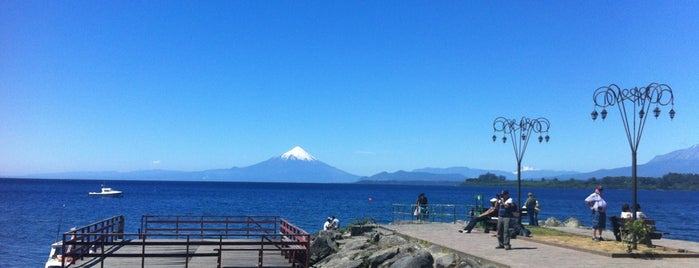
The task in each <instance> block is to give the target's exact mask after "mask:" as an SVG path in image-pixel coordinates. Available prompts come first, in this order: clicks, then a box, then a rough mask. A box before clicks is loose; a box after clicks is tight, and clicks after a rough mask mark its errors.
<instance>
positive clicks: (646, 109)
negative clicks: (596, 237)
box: [590, 83, 675, 249]
mask: <svg viewBox="0 0 699 268" xmlns="http://www.w3.org/2000/svg"><path fill="white" fill-rule="evenodd" d="M592 100H593V101H594V103H595V108H594V109H593V110H592V113H590V116H592V120H593V121H594V120H596V119H597V116H599V115H601V116H602V120H604V119H605V118H607V107H611V106H614V105H617V106H618V107H619V114H620V115H621V121H622V123H624V129H625V130H626V138H627V140H628V142H629V147H631V178H632V179H633V197H632V203H631V215H632V217H633V218H632V219H633V220H636V205H637V204H638V199H637V193H638V174H637V165H636V161H637V158H636V156H637V152H638V146H639V144H640V142H641V135H642V134H643V127H644V126H645V125H646V119H648V116H649V115H650V112H652V113H653V116H655V118H658V116H660V106H667V105H670V106H672V108H670V112H669V114H670V120H672V119H674V118H675V107H674V106H675V103H674V102H675V97H674V94H673V93H672V88H670V86H668V85H666V84H658V83H651V84H649V85H648V86H645V87H634V88H628V89H621V88H620V87H619V86H617V85H615V84H611V85H609V86H603V87H599V88H597V89H596V90H595V92H594V93H593V95H592ZM653 104H655V108H654V109H653V110H652V111H651V110H650V108H651V105H653ZM627 105H628V106H627ZM597 107H600V108H602V111H601V112H599V113H598V112H597ZM629 115H630V116H629ZM636 244H637V241H636V237H634V238H633V249H637V247H636Z"/></svg>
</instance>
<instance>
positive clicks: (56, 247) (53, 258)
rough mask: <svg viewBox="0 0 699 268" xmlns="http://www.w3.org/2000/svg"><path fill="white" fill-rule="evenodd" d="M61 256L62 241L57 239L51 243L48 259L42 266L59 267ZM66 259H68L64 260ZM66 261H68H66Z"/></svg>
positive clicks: (45, 267) (46, 267)
mask: <svg viewBox="0 0 699 268" xmlns="http://www.w3.org/2000/svg"><path fill="white" fill-rule="evenodd" d="M62 258H63V242H61V241H58V242H56V243H53V244H51V251H50V252H49V259H48V260H47V261H46V265H44V268H61V267H62V266H61V262H62V261H63V260H62ZM66 261H68V260H66ZM68 263H70V262H69V261H68Z"/></svg>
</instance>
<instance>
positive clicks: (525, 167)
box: [512, 166, 538, 174]
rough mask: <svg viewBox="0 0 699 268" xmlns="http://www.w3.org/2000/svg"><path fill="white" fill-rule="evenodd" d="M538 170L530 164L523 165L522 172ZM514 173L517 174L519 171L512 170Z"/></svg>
mask: <svg viewBox="0 0 699 268" xmlns="http://www.w3.org/2000/svg"><path fill="white" fill-rule="evenodd" d="M536 170H538V169H537V168H535V167H530V166H522V172H527V171H536ZM512 174H517V171H516V170H515V171H512Z"/></svg>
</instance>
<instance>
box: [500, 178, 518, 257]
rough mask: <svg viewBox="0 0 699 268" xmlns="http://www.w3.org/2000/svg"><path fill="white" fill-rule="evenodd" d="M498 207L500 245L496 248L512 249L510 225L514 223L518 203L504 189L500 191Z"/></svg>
mask: <svg viewBox="0 0 699 268" xmlns="http://www.w3.org/2000/svg"><path fill="white" fill-rule="evenodd" d="M498 207H499V208H498V246H497V247H495V248H504V249H505V250H510V249H512V246H510V238H511V237H512V234H511V233H510V226H511V225H512V219H513V218H512V217H513V216H514V214H513V212H514V211H515V210H516V209H517V205H515V204H514V202H513V201H512V198H510V192H509V191H507V190H502V192H500V197H499V198H498Z"/></svg>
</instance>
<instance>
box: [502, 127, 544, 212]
mask: <svg viewBox="0 0 699 268" xmlns="http://www.w3.org/2000/svg"><path fill="white" fill-rule="evenodd" d="M550 127H551V123H550V122H549V120H548V119H546V118H543V117H539V118H536V119H530V118H526V117H522V119H520V121H519V122H517V121H516V120H514V119H507V118H504V117H498V118H495V120H494V121H493V132H503V133H504V134H503V136H502V142H503V143H507V136H506V135H509V136H510V141H511V142H512V147H513V149H514V151H515V158H516V159H517V209H521V208H522V158H523V157H524V152H525V151H526V150H527V145H528V144H529V138H530V137H531V134H532V132H534V133H539V137H538V140H539V142H540V143H541V142H542V141H544V140H546V142H549V140H550V139H551V137H549V135H548V132H549V128H550ZM541 134H545V135H546V136H545V137H544V136H541ZM497 139H498V137H497V136H496V135H495V134H493V142H495V141H497ZM518 223H519V224H521V223H522V217H520V218H519V220H518Z"/></svg>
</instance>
